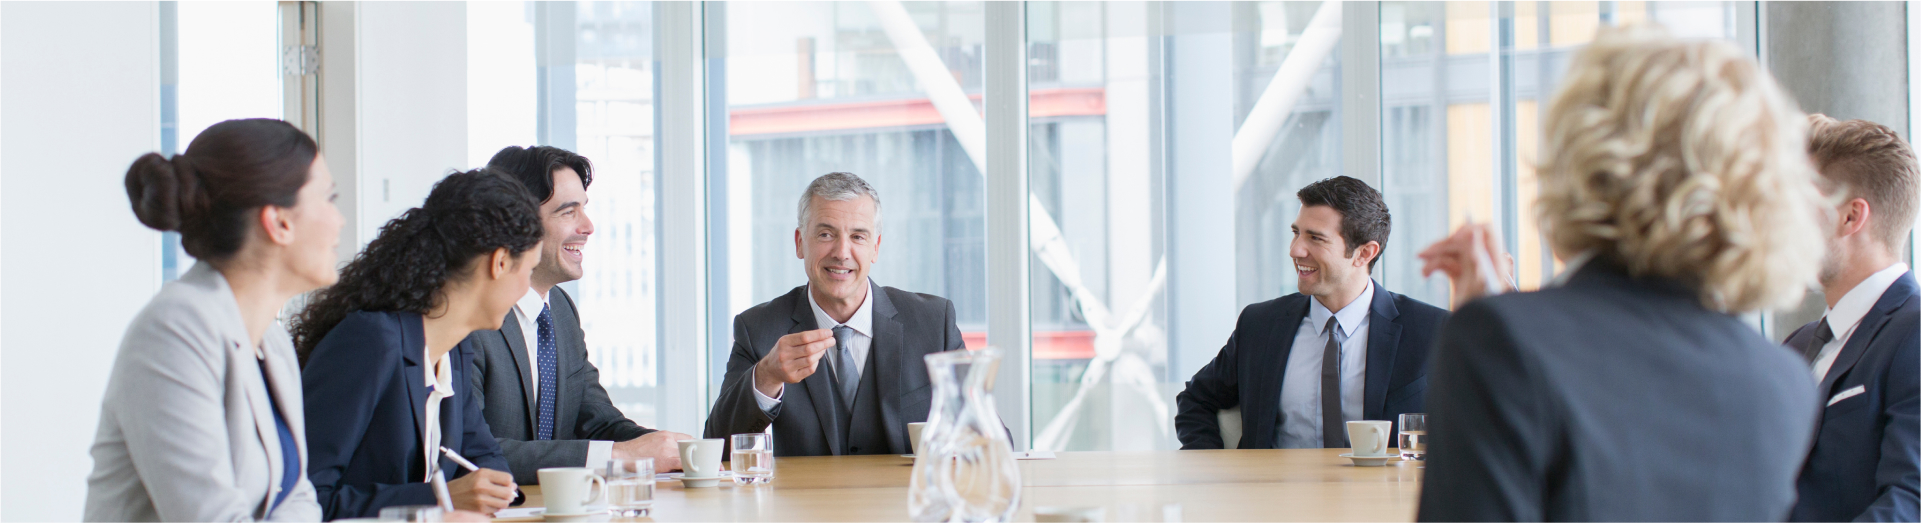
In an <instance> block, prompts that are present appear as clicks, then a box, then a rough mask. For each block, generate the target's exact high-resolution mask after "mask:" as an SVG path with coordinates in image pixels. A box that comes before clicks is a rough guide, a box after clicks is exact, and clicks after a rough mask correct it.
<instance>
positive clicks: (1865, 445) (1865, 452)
mask: <svg viewBox="0 0 1921 523" xmlns="http://www.w3.org/2000/svg"><path fill="white" fill-rule="evenodd" d="M1918 294H1921V293H1918V292H1917V291H1916V287H1915V283H1914V272H1912V271H1910V272H1908V273H1907V274H1904V275H1902V276H1901V277H1900V278H1896V279H1895V280H1894V284H1893V285H1889V286H1888V290H1887V291H1885V292H1882V293H1881V299H1880V300H1876V301H1875V302H1874V308H1872V309H1869V310H1868V314H1867V315H1865V316H1862V317H1861V326H1860V327H1858V328H1856V329H1855V331H1854V334H1853V335H1851V336H1849V337H1848V342H1847V344H1846V345H1843V346H1842V347H1841V352H1840V354H1838V355H1836V356H1835V358H1834V366H1832V367H1830V368H1829V369H1828V375H1827V377H1825V378H1822V380H1821V385H1820V387H1819V388H1818V389H1817V391H1818V392H1819V393H1820V398H1821V403H1822V405H1825V406H1826V407H1825V408H1823V409H1821V415H1820V417H1818V418H1816V419H1815V422H1814V434H1815V437H1814V449H1813V451H1812V452H1811V453H1809V454H1808V462H1807V464H1806V465H1803V467H1802V469H1801V477H1800V479H1799V480H1796V481H1795V488H1796V490H1797V491H1799V493H1800V499H1799V501H1797V502H1796V503H1795V505H1794V511H1793V512H1791V513H1789V519H1791V520H1794V521H1848V520H1854V521H1915V520H1917V519H1921V510H1917V508H1916V504H1917V501H1916V499H1917V495H1916V490H1917V485H1921V472H1917V470H1918V469H1921V465H1917V462H1921V417H1918V416H1917V409H1921V392H1917V386H1916V374H1917V373H1921V360H1917V358H1916V353H1917V352H1921V337H1917V336H1921V334H1917V333H1921V326H1917V324H1921V309H1917V307H1921V296H1917V295H1918ZM1817 323H1819V320H1816V322H1815V323H1809V324H1807V325H1804V326H1802V327H1801V328H1800V329H1798V330H1796V331H1794V334H1793V335H1792V336H1788V342H1787V343H1788V346H1789V347H1806V346H1807V343H1808V338H1811V337H1813V336H1814V326H1815V325H1816V324H1817ZM1797 350H1798V349H1797ZM1855 387H1862V388H1863V389H1864V390H1863V391H1862V392H1861V393H1860V394H1857V395H1854V396H1851V397H1848V398H1844V399H1842V400H1840V401H1835V402H1833V404H1832V405H1829V404H1828V403H1829V401H1830V399H1829V398H1833V397H1835V395H1837V394H1840V393H1842V392H1846V391H1848V390H1850V389H1853V388H1855Z"/></svg>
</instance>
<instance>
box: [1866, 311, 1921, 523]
mask: <svg viewBox="0 0 1921 523" xmlns="http://www.w3.org/2000/svg"><path fill="white" fill-rule="evenodd" d="M1918 332H1921V331H1915V330H1909V331H1908V337H1907V339H1906V340H1903V341H1901V342H1900V344H1898V345H1895V347H1896V348H1897V349H1898V351H1899V352H1897V353H1896V355H1895V357H1894V361H1893V362H1892V364H1891V365H1890V366H1889V369H1890V371H1891V372H1889V373H1888V385H1887V394H1888V398H1887V403H1886V404H1887V410H1886V411H1885V412H1884V414H1883V415H1884V416H1886V419H1887V420H1888V424H1887V426H1886V427H1885V428H1883V429H1882V433H1881V461H1880V462H1879V463H1878V464H1876V466H1875V470H1874V486H1875V489H1876V490H1877V491H1878V492H1879V494H1880V495H1879V496H1878V497H1876V498H1875V499H1874V503H1872V504H1870V505H1868V510H1867V512H1864V513H1862V514H1861V515H1860V516H1858V517H1856V518H1855V521H1915V520H1916V519H1921V506H1918V505H1921V501H1917V498H1921V495H1917V493H1916V489H1917V487H1918V486H1921V464H1918V463H1921V456H1918V454H1921V412H1918V411H1921V386H1918V385H1917V383H1916V373H1915V372H1914V370H1915V369H1916V368H1921V356H1917V354H1916V353H1917V352H1921V348H1918V347H1921V334H1918Z"/></svg>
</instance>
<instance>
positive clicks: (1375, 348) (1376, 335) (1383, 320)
mask: <svg viewBox="0 0 1921 523" xmlns="http://www.w3.org/2000/svg"><path fill="white" fill-rule="evenodd" d="M1368 305H1369V307H1368V314H1370V315H1372V317H1371V318H1369V320H1368V328H1367V384H1366V386H1365V387H1364V388H1362V389H1361V392H1362V397H1363V398H1364V399H1363V400H1362V402H1361V418H1362V419H1383V418H1384V417H1385V415H1386V413H1385V412H1384V409H1385V408H1386V406H1385V405H1382V403H1384V402H1386V401H1387V386H1388V383H1387V380H1388V378H1389V377H1391V376H1393V375H1394V356H1395V353H1397V352H1399V350H1397V349H1399V348H1400V347H1401V320H1400V318H1401V310H1400V308H1398V307H1395V306H1394V293H1391V292H1387V289H1383V288H1381V285H1380V284H1379V283H1376V284H1374V300H1373V302H1372V303H1370V304H1368Z"/></svg>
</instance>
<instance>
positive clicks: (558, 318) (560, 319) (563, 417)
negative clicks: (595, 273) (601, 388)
mask: <svg viewBox="0 0 1921 523" xmlns="http://www.w3.org/2000/svg"><path fill="white" fill-rule="evenodd" d="M566 293H567V291H563V290H561V289H560V286H554V288H553V289H550V290H548V291H547V303H549V304H550V305H548V308H549V309H552V310H551V311H550V312H549V314H550V315H551V316H552V317H553V318H552V319H553V321H554V439H573V438H574V429H573V426H574V417H575V414H577V412H576V409H572V408H568V407H567V401H568V400H569V399H570V398H568V397H567V392H568V391H567V389H568V388H569V387H567V386H566V384H567V376H568V375H569V374H571V372H570V371H569V369H575V368H579V366H580V362H578V361H574V356H575V354H574V351H572V350H568V348H569V347H573V346H574V344H573V343H572V340H573V339H574V337H573V332H574V329H572V328H570V327H572V326H574V325H579V323H577V322H576V320H574V315H573V313H572V312H571V311H572V310H573V309H572V307H570V305H571V303H570V302H571V301H572V300H571V299H568V298H567V297H566Z"/></svg>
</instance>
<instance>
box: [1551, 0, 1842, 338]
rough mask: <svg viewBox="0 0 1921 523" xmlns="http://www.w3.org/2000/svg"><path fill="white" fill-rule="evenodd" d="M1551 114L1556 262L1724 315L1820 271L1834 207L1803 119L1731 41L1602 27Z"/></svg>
mask: <svg viewBox="0 0 1921 523" xmlns="http://www.w3.org/2000/svg"><path fill="white" fill-rule="evenodd" d="M1563 82H1564V83H1563V87H1562V88H1561V91H1560V93H1559V94H1558V95H1556V96H1555V99H1554V102H1553V104H1552V106H1551V107H1550V108H1549V112H1548V114H1547V122H1546V124H1545V127H1544V130H1545V136H1544V137H1543V140H1544V146H1545V150H1544V152H1543V154H1542V157H1543V158H1544V159H1545V160H1546V161H1545V162H1543V163H1542V164H1541V165H1540V166H1539V168H1538V171H1537V172H1539V173H1541V174H1540V183H1541V194H1540V200H1539V204H1538V205H1536V209H1537V212H1538V214H1537V216H1536V218H1538V219H1539V220H1540V224H1541V228H1542V230H1543V231H1546V234H1547V241H1548V243H1549V244H1550V245H1551V246H1553V248H1554V250H1555V252H1556V253H1558V254H1562V255H1572V254H1576V253H1581V252H1593V253H1595V254H1596V255H1598V256H1602V257H1610V258H1613V259H1615V260H1618V261H1620V262H1621V263H1623V264H1624V265H1625V266H1626V267H1627V270H1628V272H1629V274H1631V275H1633V276H1635V277H1659V278H1672V279H1676V280H1679V281H1682V282H1684V283H1686V284H1689V285H1692V286H1694V287H1695V288H1696V289H1698V291H1699V297H1700V301H1701V303H1702V305H1704V306H1706V307H1708V308H1709V309H1713V310H1719V311H1725V312H1745V311H1752V310H1756V309H1761V308H1765V307H1777V306H1784V305H1788V304H1791V303H1793V302H1794V301H1795V300H1797V299H1799V298H1800V296H1801V293H1802V292H1804V291H1805V290H1806V289H1808V288H1809V285H1810V284H1812V283H1813V281H1814V277H1815V275H1816V274H1817V272H1818V270H1819V268H1820V263H1821V253H1822V250H1823V247H1822V246H1823V236H1822V230H1821V228H1820V223H1821V222H1820V218H1821V214H1820V213H1821V212H1822V210H1823V208H1824V202H1825V200H1824V199H1822V197H1821V194H1820V192H1819V191H1818V190H1817V189H1816V187H1815V185H1814V170H1813V167H1812V166H1811V165H1810V164H1809V161H1808V156H1807V152H1806V151H1807V137H1806V128H1807V117H1806V116H1805V115H1803V114H1802V113H1801V111H1800V110H1799V109H1797V108H1796V107H1795V105H1794V103H1793V102H1792V101H1790V100H1789V99H1788V98H1787V97H1786V96H1785V95H1784V94H1782V92H1781V89H1780V87H1779V86H1777V85H1775V83H1774V81H1773V79H1772V78H1770V77H1769V76H1768V75H1767V74H1766V73H1765V72H1763V71H1762V70H1761V68H1760V66H1759V65H1758V64H1756V63H1755V61H1754V60H1753V59H1750V58H1748V57H1747V56H1746V55H1745V54H1744V53H1743V52H1742V51H1741V50H1740V49H1737V48H1735V47H1734V46H1733V45H1730V44H1728V43H1725V42H1718V41H1702V40H1681V39H1676V38H1673V37H1671V36H1669V35H1668V34H1667V32H1666V31H1665V30H1662V29H1660V28H1658V27H1648V26H1639V27H1624V28H1618V29H1610V30H1605V31H1603V32H1602V33H1601V34H1600V35H1599V36H1598V38H1596V39H1595V41H1594V42H1593V43H1592V44H1590V45H1588V46H1587V48H1585V49H1583V50H1582V51H1580V53H1579V54H1577V55H1576V56H1575V57H1574V61H1573V64H1572V65H1571V66H1570V67H1569V69H1568V73H1567V76H1566V78H1565V80H1563Z"/></svg>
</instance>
